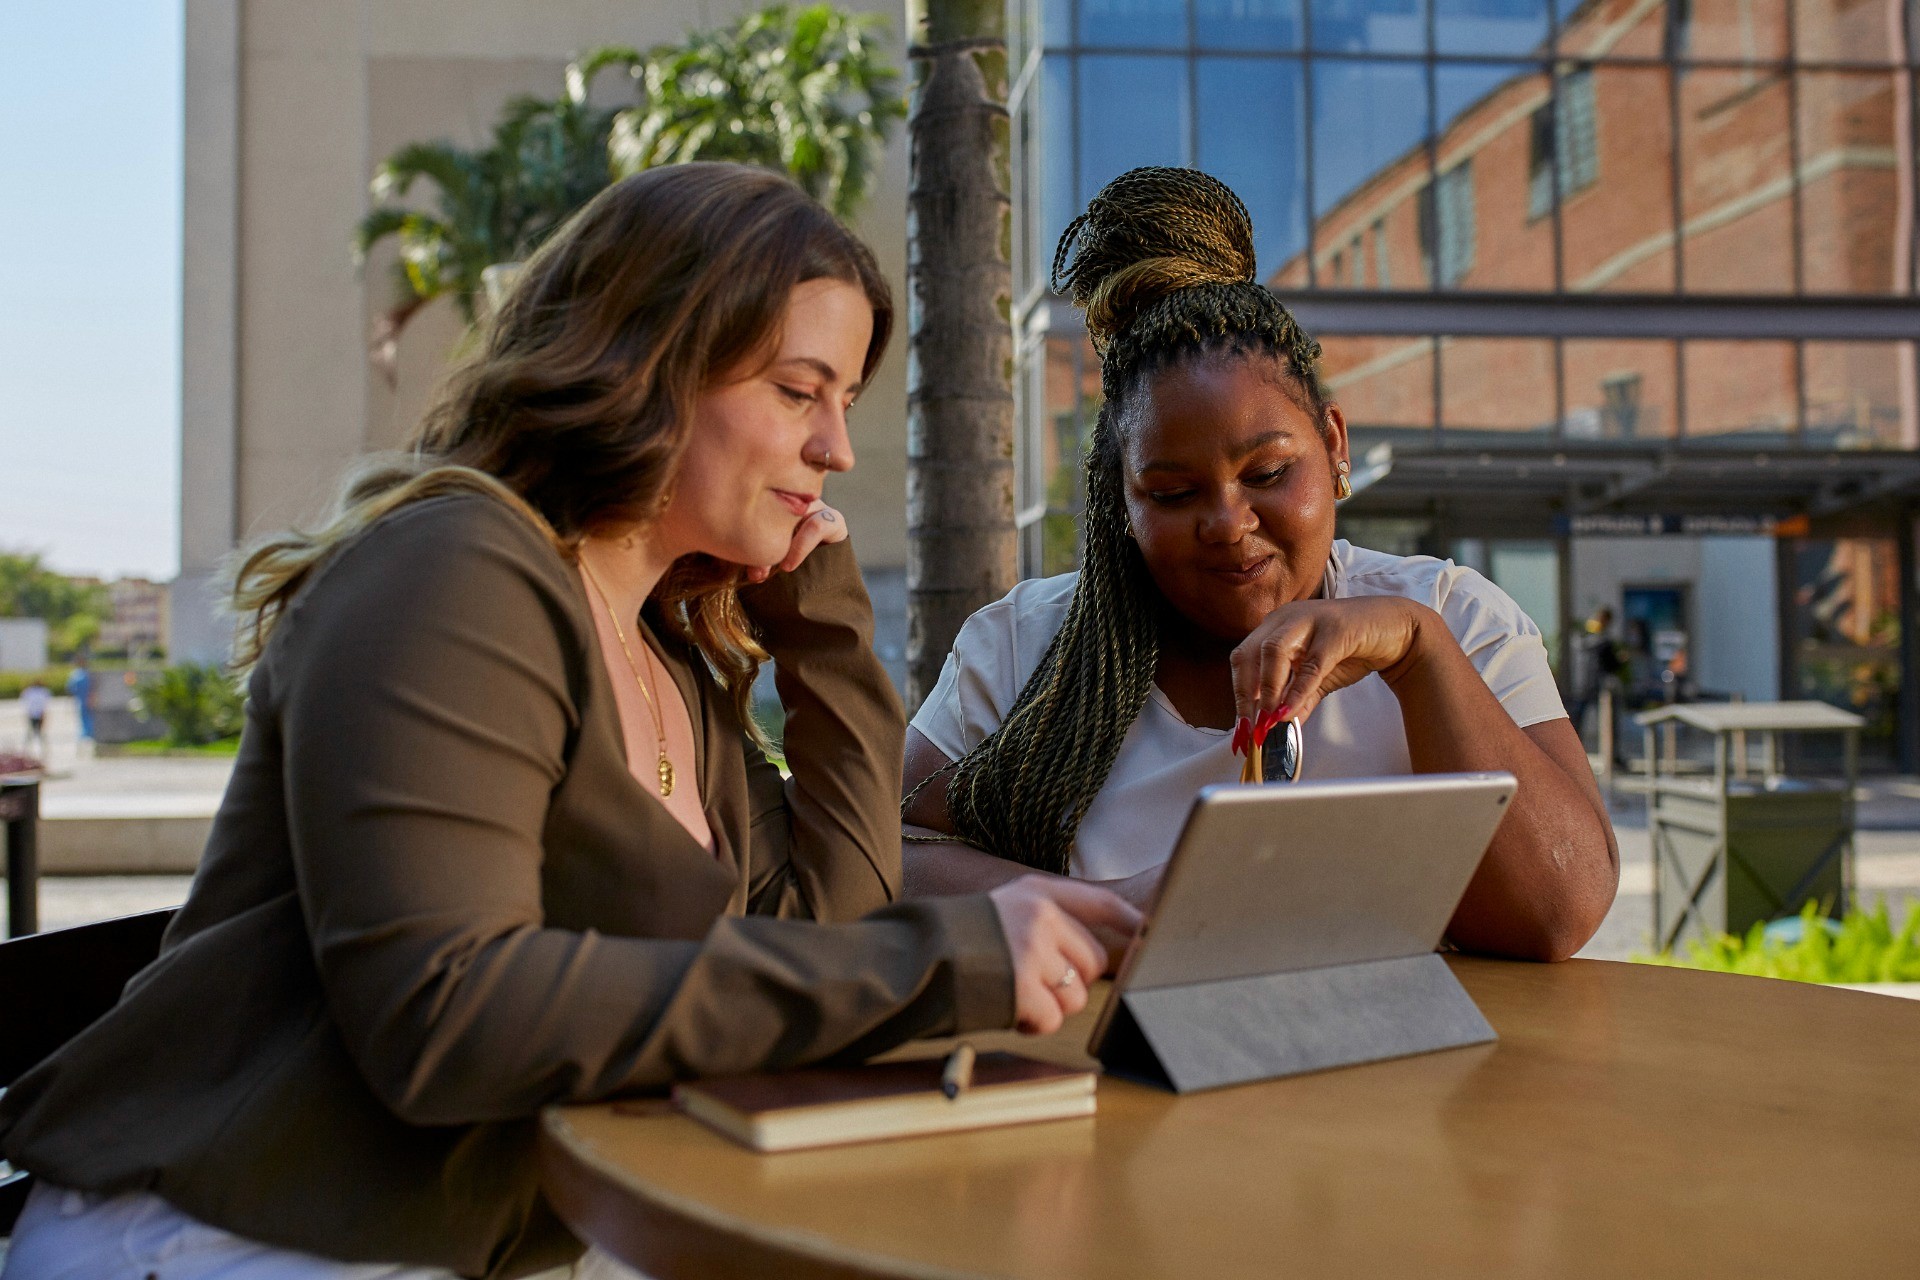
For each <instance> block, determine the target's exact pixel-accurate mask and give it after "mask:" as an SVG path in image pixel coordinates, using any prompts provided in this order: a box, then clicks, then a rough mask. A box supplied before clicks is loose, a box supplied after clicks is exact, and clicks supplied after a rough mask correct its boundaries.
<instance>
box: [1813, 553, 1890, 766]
mask: <svg viewBox="0 0 1920 1280" xmlns="http://www.w3.org/2000/svg"><path fill="white" fill-rule="evenodd" d="M1791 545H1792V549H1791V559H1790V561H1789V563H1790V564H1791V565H1792V572H1793V576H1794V590H1793V594H1792V595H1791V596H1790V597H1789V599H1790V601H1791V603H1790V604H1789V605H1788V609H1789V612H1788V624H1787V625H1788V627H1789V631H1788V635H1789V636H1790V637H1791V640H1790V648H1789V650H1788V652H1789V654H1790V655H1791V662H1792V671H1791V677H1790V684H1789V688H1788V692H1787V696H1789V697H1800V698H1817V699H1819V700H1820V701H1822V702H1829V703H1832V704H1833V705H1834V706H1837V707H1839V708H1841V709H1842V710H1845V711H1852V712H1856V713H1858V714H1859V715H1861V716H1864V717H1865V718H1866V721H1867V723H1866V727H1865V729H1864V731H1863V732H1862V733H1861V735H1860V755H1861V759H1862V762H1863V763H1867V764H1880V765H1882V766H1883V767H1884V766H1886V765H1890V764H1891V763H1892V762H1893V755H1894V749H1895V743H1894V732H1895V724H1896V716H1897V714H1898V705H1899V701H1900V553H1899V549H1898V548H1897V547H1896V546H1895V545H1894V540H1893V539H1892V538H1841V539H1837V540H1833V541H1827V540H1824V539H1813V538H1796V539H1794V540H1793V543H1792V544H1791ZM1836 737H1838V735H1836V734H1804V735H1802V736H1801V738H1800V742H1799V743H1796V744H1795V745H1796V754H1800V755H1802V758H1805V757H1806V756H1811V755H1812V754H1813V752H1815V751H1819V750H1820V749H1821V748H1822V747H1824V748H1825V749H1826V751H1827V752H1830V753H1831V752H1834V748H1835V747H1836V746H1837V745H1838V744H1837V743H1834V742H1833V741H1832V739H1834V738H1836ZM1822 739H1827V741H1826V742H1822V741H1821V740H1822ZM1822 763H1823V764H1825V765H1826V767H1829V768H1831V767H1832V764H1833V763H1837V762H1832V761H1831V758H1830V757H1829V758H1828V760H1825V761H1822Z"/></svg>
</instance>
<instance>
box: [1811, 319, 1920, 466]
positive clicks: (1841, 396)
mask: <svg viewBox="0 0 1920 1280" xmlns="http://www.w3.org/2000/svg"><path fill="white" fill-rule="evenodd" d="M1801 368H1802V370H1803V376H1804V377H1805V379H1806V401H1807V444H1808V445H1809V446H1810V447H1812V448H1816V449H1914V448H1920V424H1917V423H1916V421H1915V419H1916V408H1915V399H1916V397H1915V390H1914V350H1913V344H1912V343H1911V342H1809V343H1807V344H1806V347H1805V349H1804V355H1803V356H1802V364H1801Z"/></svg>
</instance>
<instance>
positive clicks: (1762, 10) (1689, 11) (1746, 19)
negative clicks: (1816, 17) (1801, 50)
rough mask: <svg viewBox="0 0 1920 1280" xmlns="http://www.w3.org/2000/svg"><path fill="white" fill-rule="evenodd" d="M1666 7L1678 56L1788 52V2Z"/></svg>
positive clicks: (1748, 57)
mask: <svg viewBox="0 0 1920 1280" xmlns="http://www.w3.org/2000/svg"><path fill="white" fill-rule="evenodd" d="M1828 2H1829V3H1831V2H1832V0H1828ZM1664 7H1665V9H1666V17H1667V25H1668V35H1667V41H1668V48H1669V50H1670V51H1671V53H1672V56H1674V57H1686V58H1701V59H1715V60H1721V59H1724V60H1731V61H1740V62H1756V61H1758V62H1765V61H1771V60H1775V59H1780V58H1784V57H1786V56H1787V0H1668V3H1667V4H1666V5H1665V6H1664Z"/></svg>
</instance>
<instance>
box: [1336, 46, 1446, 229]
mask: <svg viewBox="0 0 1920 1280" xmlns="http://www.w3.org/2000/svg"><path fill="white" fill-rule="evenodd" d="M1427 132H1428V122H1427V76H1426V70H1425V68H1423V67H1420V66H1417V65H1410V64H1407V63H1401V62H1328V61H1325V60H1319V61H1316V62H1315V63H1314V64H1313V198H1314V204H1315V205H1316V206H1318V208H1317V210H1316V213H1317V214H1318V215H1319V216H1321V217H1324V216H1325V215H1326V214H1327V212H1328V211H1329V210H1331V209H1333V208H1334V206H1335V205H1337V204H1339V203H1340V202H1341V201H1342V200H1344V199H1346V198H1347V197H1348V196H1349V195H1351V194H1352V193H1353V192H1354V191H1355V190H1357V189H1358V188H1359V187H1360V186H1361V185H1362V184H1364V183H1366V182H1367V181H1369V180H1370V179H1372V178H1374V177H1376V176H1378V175H1379V174H1381V173H1382V171H1384V170H1388V169H1394V170H1405V171H1406V174H1407V176H1410V177H1416V178H1419V179H1421V180H1424V179H1425V177H1426V172H1427V158H1426V152H1425V150H1424V148H1423V146H1422V144H1423V143H1424V142H1425V141H1426V137H1427Z"/></svg>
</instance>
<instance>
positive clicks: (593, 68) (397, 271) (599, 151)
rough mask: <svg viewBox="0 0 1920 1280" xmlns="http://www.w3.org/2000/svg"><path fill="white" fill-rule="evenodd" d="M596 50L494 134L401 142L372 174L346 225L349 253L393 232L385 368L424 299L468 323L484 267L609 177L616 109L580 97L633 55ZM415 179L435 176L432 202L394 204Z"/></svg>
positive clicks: (556, 220)
mask: <svg viewBox="0 0 1920 1280" xmlns="http://www.w3.org/2000/svg"><path fill="white" fill-rule="evenodd" d="M632 56H633V55H632V53H631V51H628V50H617V49H610V50H600V51H597V52H595V53H593V54H590V55H588V56H587V57H585V58H582V59H580V60H579V61H577V62H574V63H572V64H570V65H569V66H568V67H567V77H566V90H565V92H564V93H562V94H561V96H560V97H559V98H556V99H552V100H548V99H545V98H537V97H532V96H521V97H517V98H514V99H513V100H511V101H510V102H508V103H507V106H506V109H505V110H504V112H502V114H501V118H500V121H499V123H498V124H496V125H494V127H493V138H492V140H491V141H490V142H489V143H488V144H487V145H486V146H485V147H481V148H477V149H472V150H469V149H467V148H464V147H458V146H455V145H454V144H453V143H451V142H416V143H411V144H409V145H407V146H405V147H402V148H401V149H400V150H399V151H396V152H395V153H394V154H393V155H392V156H390V157H388V159H387V160H386V162H385V163H384V164H382V165H381V166H380V167H379V169H377V170H376V171H375V172H374V176H373V196H374V199H375V200H378V201H380V202H381V203H380V204H379V205H378V206H377V207H375V208H374V209H373V211H372V212H370V213H368V214H367V216H366V217H365V218H363V219H361V222H360V225H359V227H358V229H357V230H356V231H355V233H354V238H353V250H354V259H355V261H356V262H365V261H366V256H367V253H368V252H369V251H370V250H371V249H372V248H373V246H374V245H376V244H378V243H379V242H380V241H382V240H385V239H386V238H387V237H389V236H395V237H398V239H399V241H400V258H399V260H398V261H397V262H396V263H395V264H394V286H395V287H394V301H393V304H392V306H390V307H389V308H388V310H387V312H386V314H385V315H384V316H382V317H381V319H380V322H379V323H378V324H377V325H376V326H375V330H374V335H373V342H372V352H373V357H374V361H375V363H377V364H379V365H380V366H381V367H382V368H383V369H385V370H386V372H387V375H388V376H389V377H392V375H393V361H394V357H395V354H396V344H397V343H398V341H399V337H400V331H401V330H402V329H403V328H405V327H406V324H407V321H409V320H410V319H412V318H413V316H414V314H415V313H416V312H418V311H419V310H420V308H421V307H423V306H425V305H426V304H427V303H429V302H432V301H433V300H434V299H435V298H439V297H442V296H445V295H448V294H451V295H452V296H453V298H454V300H455V302H456V303H457V304H458V305H459V307H460V312H461V314H462V315H463V316H465V317H466V319H467V321H468V322H469V323H471V322H472V321H473V319H474V307H475V298H476V296H477V295H478V294H480V293H481V291H482V289H483V287H484V285H483V281H482V278H481V277H482V273H483V272H484V271H485V270H486V269H487V268H488V267H490V266H493V265H494V264H496V263H504V262H512V261H515V260H517V259H519V258H521V257H524V256H525V255H526V253H527V252H528V251H529V250H531V249H532V248H533V246H534V245H536V244H538V243H539V242H540V240H541V239H542V238H543V237H545V236H546V235H547V233H548V232H550V231H552V230H553V229H554V228H555V227H557V226H558V225H560V223H561V222H562V221H563V220H565V218H566V217H567V215H568V214H570V213H572V212H573V211H574V210H575V209H577V208H579V207H580V206H581V205H583V204H585V203H586V202H587V201H588V200H590V199H592V198H593V195H594V193H595V192H597V191H599V190H600V189H601V188H602V187H604V186H606V185H607V182H608V173H607V138H608V135H609V133H610V132H611V129H612V124H613V117H614V115H615V114H616V113H615V112H614V111H612V110H610V109H606V108H601V107H595V106H593V105H592V104H591V103H590V102H589V101H588V97H587V93H588V89H589V87H590V86H591V84H592V82H593V78H594V77H595V76H596V75H597V74H598V73H599V72H600V71H601V70H603V69H605V68H606V67H608V66H611V65H614V64H616V63H620V62H623V61H626V60H628V59H631V58H632ZM422 178H425V179H427V180H428V181H429V182H431V183H432V185H433V188H434V199H433V204H432V207H431V208H430V209H419V208H414V207H411V206H408V205H405V204H401V203H399V202H400V201H403V200H405V199H406V197H407V195H408V194H409V193H410V192H411V191H412V189H413V186H414V184H415V183H416V182H418V181H419V180H421V179H422Z"/></svg>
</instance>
